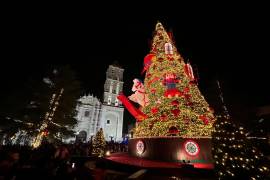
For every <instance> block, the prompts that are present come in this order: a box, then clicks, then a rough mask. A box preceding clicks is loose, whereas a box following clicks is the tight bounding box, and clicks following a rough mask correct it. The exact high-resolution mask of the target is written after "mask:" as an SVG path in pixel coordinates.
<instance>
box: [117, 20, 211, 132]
mask: <svg viewBox="0 0 270 180" xmlns="http://www.w3.org/2000/svg"><path fill="white" fill-rule="evenodd" d="M143 73H145V79H144V83H143V82H141V81H140V80H138V79H134V85H133V88H132V91H133V92H134V94H133V95H131V96H129V97H128V99H129V100H132V101H134V102H137V103H138V104H140V105H141V107H140V108H139V109H137V108H135V107H134V106H133V105H132V104H131V103H130V102H129V101H128V99H127V98H125V96H124V95H121V96H119V99H120V100H121V101H122V102H123V104H124V105H125V106H126V108H127V109H128V110H129V111H130V113H131V114H132V115H133V116H134V117H135V118H136V119H137V122H138V123H137V126H136V128H135V132H134V135H135V137H153V136H155V137H156V136H159V137H160V136H170V135H174V136H180V137H209V136H211V132H212V126H213V122H214V116H213V113H212V112H211V110H210V108H209V105H208V103H207V102H206V101H205V99H204V97H203V96H202V95H201V92H200V90H199V89H198V86H197V81H196V78H195V77H194V75H193V70H192V67H191V65H190V64H189V63H185V62H184V59H183V58H182V57H181V55H180V54H179V53H178V51H177V49H176V47H175V44H174V42H173V40H172V38H171V36H169V35H168V33H167V32H166V31H165V29H164V27H163V26H162V24H161V23H159V22H158V23H157V24H156V29H155V32H154V37H153V42H152V48H151V50H150V53H149V54H148V55H146V57H145V58H144V69H143Z"/></svg>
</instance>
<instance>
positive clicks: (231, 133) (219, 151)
mask: <svg viewBox="0 0 270 180" xmlns="http://www.w3.org/2000/svg"><path fill="white" fill-rule="evenodd" d="M218 86H219V83H218ZM219 89H220V86H219ZM220 98H221V101H222V103H223V110H224V112H222V113H221V115H218V116H217V121H216V122H215V124H214V127H215V131H214V132H213V134H212V135H213V139H212V142H213V157H214V160H215V170H216V174H217V176H218V177H219V179H252V180H255V179H265V177H266V175H267V173H269V167H267V166H266V165H264V163H265V162H264V156H263V154H262V153H260V152H259V150H258V149H257V148H255V147H253V146H252V144H251V143H250V141H249V140H248V138H247V136H246V132H245V130H244V128H243V127H241V126H240V127H239V126H237V125H236V124H234V123H233V122H232V120H231V118H230V116H229V114H228V111H227V108H226V106H225V105H224V102H223V97H222V93H221V90H220ZM268 166H269V165H268Z"/></svg>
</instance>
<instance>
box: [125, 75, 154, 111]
mask: <svg viewBox="0 0 270 180" xmlns="http://www.w3.org/2000/svg"><path fill="white" fill-rule="evenodd" d="M132 92H134V93H133V94H132V95H131V96H129V97H128V98H129V99H130V100H131V101H133V102H136V103H138V104H140V105H141V106H142V107H145V106H147V105H148V104H149V99H148V95H147V94H146V92H145V89H144V85H143V83H142V82H141V81H140V80H139V79H134V80H133V86H132Z"/></svg>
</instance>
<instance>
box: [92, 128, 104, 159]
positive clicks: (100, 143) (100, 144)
mask: <svg viewBox="0 0 270 180" xmlns="http://www.w3.org/2000/svg"><path fill="white" fill-rule="evenodd" d="M105 146H106V141H105V138H104V134H103V129H102V128H100V129H99V131H98V132H97V134H96V136H95V137H94V140H93V154H94V155H97V156H98V157H103V156H104V155H105Z"/></svg>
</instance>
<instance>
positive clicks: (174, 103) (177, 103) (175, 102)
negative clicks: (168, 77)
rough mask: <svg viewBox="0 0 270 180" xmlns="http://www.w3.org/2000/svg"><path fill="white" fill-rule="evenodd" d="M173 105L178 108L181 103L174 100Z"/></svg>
mask: <svg viewBox="0 0 270 180" xmlns="http://www.w3.org/2000/svg"><path fill="white" fill-rule="evenodd" d="M171 104H172V105H173V106H178V105H179V101H177V100H173V101H172V102H171Z"/></svg>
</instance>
